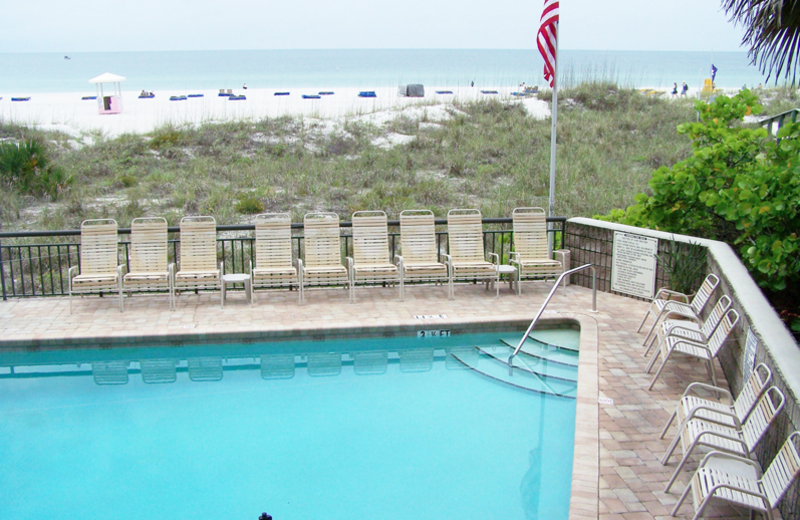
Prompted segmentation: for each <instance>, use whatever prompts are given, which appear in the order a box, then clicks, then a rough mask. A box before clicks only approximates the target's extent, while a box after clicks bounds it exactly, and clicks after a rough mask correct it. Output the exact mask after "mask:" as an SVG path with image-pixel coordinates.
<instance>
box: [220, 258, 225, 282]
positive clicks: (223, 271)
mask: <svg viewBox="0 0 800 520" xmlns="http://www.w3.org/2000/svg"><path fill="white" fill-rule="evenodd" d="M223 274H225V262H224V261H223V262H220V263H219V277H220V282H221V281H222V280H221V278H222V275H223Z"/></svg>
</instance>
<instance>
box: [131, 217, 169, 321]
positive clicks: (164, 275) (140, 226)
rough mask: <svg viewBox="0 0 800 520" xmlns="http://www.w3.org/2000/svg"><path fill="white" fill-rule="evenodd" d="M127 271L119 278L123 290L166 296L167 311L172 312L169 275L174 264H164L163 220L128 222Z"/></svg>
mask: <svg viewBox="0 0 800 520" xmlns="http://www.w3.org/2000/svg"><path fill="white" fill-rule="evenodd" d="M130 265H131V270H130V271H129V272H128V273H127V274H126V275H125V276H124V277H123V279H122V282H123V287H124V290H126V291H128V294H129V295H130V293H131V292H133V291H138V292H145V291H160V290H165V291H167V292H168V293H169V308H170V310H174V309H175V302H174V297H175V294H174V291H173V287H172V276H173V274H174V271H175V264H169V263H168V262H167V219H165V218H162V217H142V218H135V219H133V220H132V221H131V249H130Z"/></svg>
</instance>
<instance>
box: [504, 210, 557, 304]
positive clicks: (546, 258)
mask: <svg viewBox="0 0 800 520" xmlns="http://www.w3.org/2000/svg"><path fill="white" fill-rule="evenodd" d="M511 218H512V220H513V222H514V251H512V252H511V254H510V255H509V256H510V259H509V261H508V263H509V264H512V265H515V266H516V267H517V294H522V283H521V282H522V281H523V280H540V279H544V280H547V279H548V278H553V279H555V278H558V277H559V276H560V275H561V273H562V272H564V265H563V263H562V262H560V261H558V260H553V259H552V258H551V257H550V250H549V246H548V244H547V221H546V217H545V211H544V209H542V208H514V211H513V212H512V213H511Z"/></svg>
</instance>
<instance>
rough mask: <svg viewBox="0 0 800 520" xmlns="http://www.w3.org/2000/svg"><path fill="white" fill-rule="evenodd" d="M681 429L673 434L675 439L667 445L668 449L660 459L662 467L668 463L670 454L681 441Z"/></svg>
mask: <svg viewBox="0 0 800 520" xmlns="http://www.w3.org/2000/svg"><path fill="white" fill-rule="evenodd" d="M681 433H683V432H682V431H681V429H680V428H679V429H678V431H677V432H676V433H675V437H674V438H673V439H672V442H671V443H669V447H668V448H667V452H666V453H664V456H663V457H662V458H661V464H662V465H663V466H666V465H667V462H669V458H670V457H672V454H673V453H675V448H677V447H678V442H680V440H681Z"/></svg>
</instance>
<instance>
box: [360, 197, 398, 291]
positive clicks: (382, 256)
mask: <svg viewBox="0 0 800 520" xmlns="http://www.w3.org/2000/svg"><path fill="white" fill-rule="evenodd" d="M352 224H353V256H352V257H347V271H348V273H349V276H350V283H349V285H350V303H355V301H356V292H355V291H356V289H355V288H356V284H359V283H365V284H367V283H391V284H394V283H397V282H399V281H400V277H399V276H398V274H397V266H396V265H394V264H393V263H391V262H390V261H389V228H388V225H387V219H386V213H384V212H383V211H356V212H355V213H353V217H352Z"/></svg>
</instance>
